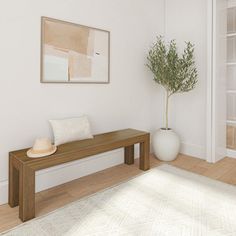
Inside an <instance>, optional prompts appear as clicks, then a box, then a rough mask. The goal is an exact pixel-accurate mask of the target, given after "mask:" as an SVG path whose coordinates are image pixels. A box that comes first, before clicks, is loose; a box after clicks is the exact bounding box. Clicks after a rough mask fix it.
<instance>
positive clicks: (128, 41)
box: [0, 0, 199, 203]
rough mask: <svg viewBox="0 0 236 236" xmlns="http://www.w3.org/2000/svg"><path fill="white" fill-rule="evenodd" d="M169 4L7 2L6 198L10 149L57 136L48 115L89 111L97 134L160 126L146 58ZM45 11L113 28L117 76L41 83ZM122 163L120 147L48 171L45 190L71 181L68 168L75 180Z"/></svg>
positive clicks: (2, 162)
mask: <svg viewBox="0 0 236 236" xmlns="http://www.w3.org/2000/svg"><path fill="white" fill-rule="evenodd" d="M186 2H187V1H186ZM163 3H164V0H148V1H146V0H129V1H126V0H112V1H111V0H100V1H94V0H40V1H38V0H19V1H16V0H3V1H1V7H0V29H1V44H0V60H1V67H0V73H1V74H0V78H1V86H0V107H1V122H0V202H2V203H3V202H6V197H7V194H6V193H7V179H8V152H9V151H12V150H17V149H20V148H25V147H29V146H31V145H32V144H33V141H34V139H35V138H36V137H41V136H51V133H50V129H49V125H48V122H47V120H48V119H53V118H63V117H71V116H76V115H80V114H88V115H89V117H90V120H91V123H92V128H93V132H94V133H100V132H106V131H111V130H116V129H123V128H127V127H132V128H137V129H143V130H152V129H153V128H154V125H152V121H153V120H152V109H153V107H152V98H153V95H154V94H155V93H156V89H155V87H154V86H153V82H152V81H151V75H150V74H149V73H148V71H147V69H145V66H144V64H145V63H146V53H147V49H148V47H149V46H150V43H151V42H152V41H153V40H154V38H155V36H156V35H157V34H163V29H164V10H163V7H164V5H163ZM41 16H48V17H53V18H57V19H62V20H66V21H71V22H75V23H79V24H84V25H88V26H92V27H97V28H101V29H106V30H109V31H111V68H110V69H111V83H110V84H109V85H95V84H94V85H91V84H89V85H86V84H73V85H70V84H40V82H39V80H40V78H39V72H40V17H41ZM196 103H198V102H196ZM198 105H199V104H198ZM111 158H112V159H111ZM120 162H122V151H117V152H115V154H114V153H113V154H109V153H108V154H106V155H104V156H103V159H100V162H99V161H98V159H97V160H95V159H93V158H92V159H91V158H90V159H88V161H87V162H83V164H81V162H79V163H78V162H77V164H76V165H74V166H71V165H69V166H67V167H65V168H61V167H60V168H56V169H53V171H49V172H48V171H44V172H41V175H40V176H41V177H37V189H38V190H42V189H44V188H46V187H50V186H53V185H54V184H58V183H62V182H63V181H65V180H66V178H63V179H61V178H59V177H60V176H67V175H68V176H67V177H68V180H70V179H72V178H76V177H79V176H81V175H85V174H89V173H91V172H94V171H97V170H100V169H103V168H106V167H109V166H112V165H115V164H118V163H120ZM81 166H82V167H81ZM81 173H82V174H81ZM51 178H52V179H51ZM45 180H47V181H45Z"/></svg>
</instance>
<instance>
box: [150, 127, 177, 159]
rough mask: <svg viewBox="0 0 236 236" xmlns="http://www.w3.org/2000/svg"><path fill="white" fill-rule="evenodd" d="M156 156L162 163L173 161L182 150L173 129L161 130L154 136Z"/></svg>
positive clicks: (153, 142)
mask: <svg viewBox="0 0 236 236" xmlns="http://www.w3.org/2000/svg"><path fill="white" fill-rule="evenodd" d="M152 144H153V150H154V153H155V156H156V157H157V158H158V159H159V160H162V161H173V160H175V159H176V157H177V155H178V153H179V150H180V139H179V136H178V135H177V134H176V133H175V132H174V131H173V130H172V129H168V130H166V129H159V130H157V131H156V132H155V133H154V135H153V141H152Z"/></svg>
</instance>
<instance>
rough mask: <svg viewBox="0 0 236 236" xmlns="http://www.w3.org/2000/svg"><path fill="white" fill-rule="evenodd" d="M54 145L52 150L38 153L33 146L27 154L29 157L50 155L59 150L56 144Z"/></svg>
mask: <svg viewBox="0 0 236 236" xmlns="http://www.w3.org/2000/svg"><path fill="white" fill-rule="evenodd" d="M52 147H53V148H52V150H51V151H50V152H41V153H37V154H36V153H33V152H32V148H31V149H29V150H28V151H27V153H26V154H27V156H28V157H31V158H38V157H47V156H50V155H52V154H53V153H55V152H56V151H57V147H56V146H55V145H52Z"/></svg>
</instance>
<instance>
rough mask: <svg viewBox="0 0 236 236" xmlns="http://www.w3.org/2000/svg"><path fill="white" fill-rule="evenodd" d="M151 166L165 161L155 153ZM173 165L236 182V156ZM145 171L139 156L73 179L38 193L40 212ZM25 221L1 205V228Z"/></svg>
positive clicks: (187, 160)
mask: <svg viewBox="0 0 236 236" xmlns="http://www.w3.org/2000/svg"><path fill="white" fill-rule="evenodd" d="M150 160H151V168H154V167H156V166H158V165H160V164H162V163H163V162H160V161H158V160H157V159H155V158H154V157H153V156H151V159H150ZM169 164H170V165H173V166H176V167H179V168H182V169H185V170H188V171H191V172H194V173H197V174H200V175H204V176H207V177H210V178H213V179H217V180H219V181H223V182H225V183H229V184H233V185H236V159H231V158H227V157H226V158H224V159H223V160H221V161H219V162H218V163H216V164H210V163H207V162H205V161H204V160H201V159H198V158H193V157H189V156H185V155H179V157H178V158H177V159H176V160H175V161H173V162H171V163H169ZM140 173H143V172H142V171H141V170H139V169H138V160H136V161H135V164H134V165H131V166H127V165H124V164H122V165H119V166H115V167H112V168H109V169H106V170H103V171H100V172H97V173H95V174H92V175H89V176H85V177H82V178H80V179H77V180H74V181H71V182H69V183H66V184H63V185H60V186H57V187H54V188H52V189H49V190H45V191H42V192H40V193H37V194H36V216H41V215H44V214H46V213H48V212H51V211H53V210H55V209H57V208H59V207H62V206H64V205H66V204H68V203H70V202H73V201H76V200H78V199H80V198H82V197H84V196H87V195H90V194H92V193H95V192H97V191H99V190H102V189H105V188H108V187H110V186H112V185H115V184H117V183H120V182H122V181H125V180H128V179H129V178H131V177H133V176H135V175H138V174H140ZM21 223H22V222H21V221H20V220H19V218H18V207H16V208H10V207H9V206H8V205H7V204H6V205H2V206H0V232H2V231H5V230H8V229H10V228H12V227H15V226H17V225H19V224H21Z"/></svg>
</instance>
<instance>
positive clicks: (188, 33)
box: [155, 0, 207, 158]
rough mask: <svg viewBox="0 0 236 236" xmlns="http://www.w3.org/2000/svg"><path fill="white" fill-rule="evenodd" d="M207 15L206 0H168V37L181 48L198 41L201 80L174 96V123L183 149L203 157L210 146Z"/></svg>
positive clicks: (196, 53)
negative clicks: (207, 118)
mask: <svg viewBox="0 0 236 236" xmlns="http://www.w3.org/2000/svg"><path fill="white" fill-rule="evenodd" d="M206 14H207V1H206V0H191V1H189V0H178V1H175V0H166V38H167V40H170V39H176V42H177V45H178V46H179V49H180V51H181V50H182V49H183V47H184V46H185V43H184V41H191V42H192V43H194V44H195V56H196V65H197V69H198V80H199V81H198V84H197V86H196V89H195V90H193V91H191V92H189V93H185V94H176V95H174V96H173V97H171V100H170V126H171V127H172V128H173V129H174V130H175V131H176V132H177V133H178V134H179V135H180V137H181V141H182V152H183V153H185V154H190V155H192V156H196V157H200V158H205V145H206V55H207V54H206V49H207V48H206V43H207V41H206V40H207V35H206V33H207V29H206V27H207V19H206V17H207V15H206ZM161 104H163V99H162V100H161V101H160V102H159V106H160V107H161ZM162 109H163V105H162ZM155 117H157V118H156V119H160V114H156V116H155ZM161 118H162V120H163V117H161Z"/></svg>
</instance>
